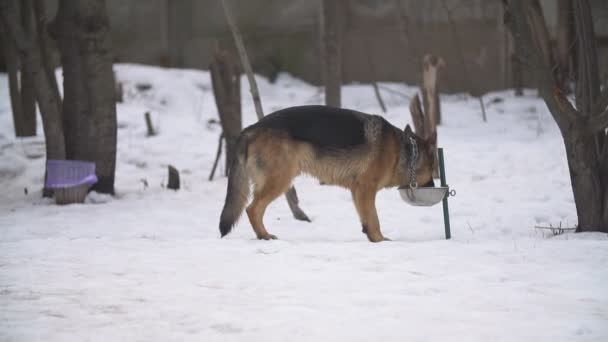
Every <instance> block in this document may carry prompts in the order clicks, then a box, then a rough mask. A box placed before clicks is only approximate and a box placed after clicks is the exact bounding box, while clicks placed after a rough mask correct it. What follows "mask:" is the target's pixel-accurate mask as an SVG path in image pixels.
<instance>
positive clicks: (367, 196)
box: [352, 188, 388, 242]
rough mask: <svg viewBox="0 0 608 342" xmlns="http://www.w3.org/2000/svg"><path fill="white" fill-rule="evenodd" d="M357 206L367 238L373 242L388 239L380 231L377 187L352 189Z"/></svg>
mask: <svg viewBox="0 0 608 342" xmlns="http://www.w3.org/2000/svg"><path fill="white" fill-rule="evenodd" d="M352 195H353V201H354V202H355V208H356V209H357V213H358V214H359V218H360V219H361V226H362V227H363V233H365V234H366V235H367V239H368V240H369V241H371V242H380V241H384V240H388V239H387V238H385V237H384V236H383V235H382V232H381V231H380V220H379V219H378V213H377V212H376V191H375V189H372V190H367V189H365V188H357V189H354V190H353V191H352Z"/></svg>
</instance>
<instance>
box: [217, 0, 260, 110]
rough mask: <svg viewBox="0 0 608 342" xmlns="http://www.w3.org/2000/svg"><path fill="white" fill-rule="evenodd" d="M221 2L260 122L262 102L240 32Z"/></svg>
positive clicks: (228, 10) (229, 12) (222, 0)
mask: <svg viewBox="0 0 608 342" xmlns="http://www.w3.org/2000/svg"><path fill="white" fill-rule="evenodd" d="M221 2H222V7H223V8H224V15H225V16H226V21H228V26H230V31H231V32H232V36H233V37H234V43H235V44H236V49H237V50H238V51H239V56H240V58H241V63H242V64H243V69H245V73H246V74H247V80H249V91H250V92H251V96H252V97H253V102H254V104H255V113H256V114H257V116H258V120H260V119H262V118H263V117H264V110H263V109H262V100H261V99H260V92H259V91H258V84H257V82H256V81H255V76H254V75H253V70H252V69H251V63H250V62H249V57H248V56H247V50H245V44H244V43H243V38H242V37H241V32H240V31H239V28H238V26H237V25H236V22H235V21H234V17H233V16H232V11H231V10H230V8H228V5H227V4H226V0H221Z"/></svg>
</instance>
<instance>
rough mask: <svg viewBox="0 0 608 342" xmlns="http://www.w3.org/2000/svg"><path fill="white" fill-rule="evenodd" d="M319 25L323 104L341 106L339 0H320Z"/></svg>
mask: <svg viewBox="0 0 608 342" xmlns="http://www.w3.org/2000/svg"><path fill="white" fill-rule="evenodd" d="M321 2H322V5H321V16H322V19H321V23H322V24H321V25H322V32H323V33H322V34H323V48H324V50H325V51H324V52H325V53H324V56H325V60H324V61H323V63H322V65H323V70H324V72H323V73H324V77H323V80H324V82H325V104H327V105H328V106H332V107H341V106H342V93H341V87H342V32H341V28H342V27H341V26H342V25H341V14H342V11H341V6H342V2H341V1H335V0H322V1H321Z"/></svg>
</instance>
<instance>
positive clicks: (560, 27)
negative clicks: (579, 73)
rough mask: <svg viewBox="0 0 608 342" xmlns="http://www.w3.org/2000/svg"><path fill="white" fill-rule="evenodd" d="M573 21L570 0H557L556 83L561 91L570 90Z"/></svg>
mask: <svg viewBox="0 0 608 342" xmlns="http://www.w3.org/2000/svg"><path fill="white" fill-rule="evenodd" d="M573 23H574V17H573V16H572V0H559V3H558V17H557V59H558V61H559V69H558V83H559V86H560V88H561V89H562V91H564V92H566V93H569V92H570V89H569V88H568V83H569V82H570V80H572V66H573V64H572V55H573V53H572V52H573V51H574V44H573V43H574V40H573V38H574V35H573V28H574V26H573Z"/></svg>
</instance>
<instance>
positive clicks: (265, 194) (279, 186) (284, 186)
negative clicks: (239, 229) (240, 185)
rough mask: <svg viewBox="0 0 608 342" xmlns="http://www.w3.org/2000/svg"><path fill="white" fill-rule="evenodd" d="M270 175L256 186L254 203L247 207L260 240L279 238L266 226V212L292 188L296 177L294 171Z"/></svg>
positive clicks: (248, 214) (282, 171) (283, 171)
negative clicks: (278, 198) (269, 231)
mask: <svg viewBox="0 0 608 342" xmlns="http://www.w3.org/2000/svg"><path fill="white" fill-rule="evenodd" d="M280 171H281V172H273V173H271V174H268V175H267V176H266V177H264V178H265V180H264V181H263V182H261V184H259V185H258V184H256V186H255V189H254V191H253V201H251V204H250V205H249V206H248V207H247V216H248V217H249V222H250V223H251V226H252V227H253V231H254V232H255V235H256V236H257V238H258V239H260V240H274V239H276V238H277V237H276V236H275V235H272V234H270V233H268V231H267V230H266V227H265V226H264V222H263V221H264V212H265V211H266V208H267V207H268V205H269V204H270V203H271V202H272V201H274V200H275V199H276V198H277V197H279V196H281V195H282V194H284V193H285V192H286V191H287V190H288V189H289V187H290V185H291V181H292V180H293V178H294V177H295V176H296V172H294V170H291V171H292V172H290V170H284V169H283V170H280Z"/></svg>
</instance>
